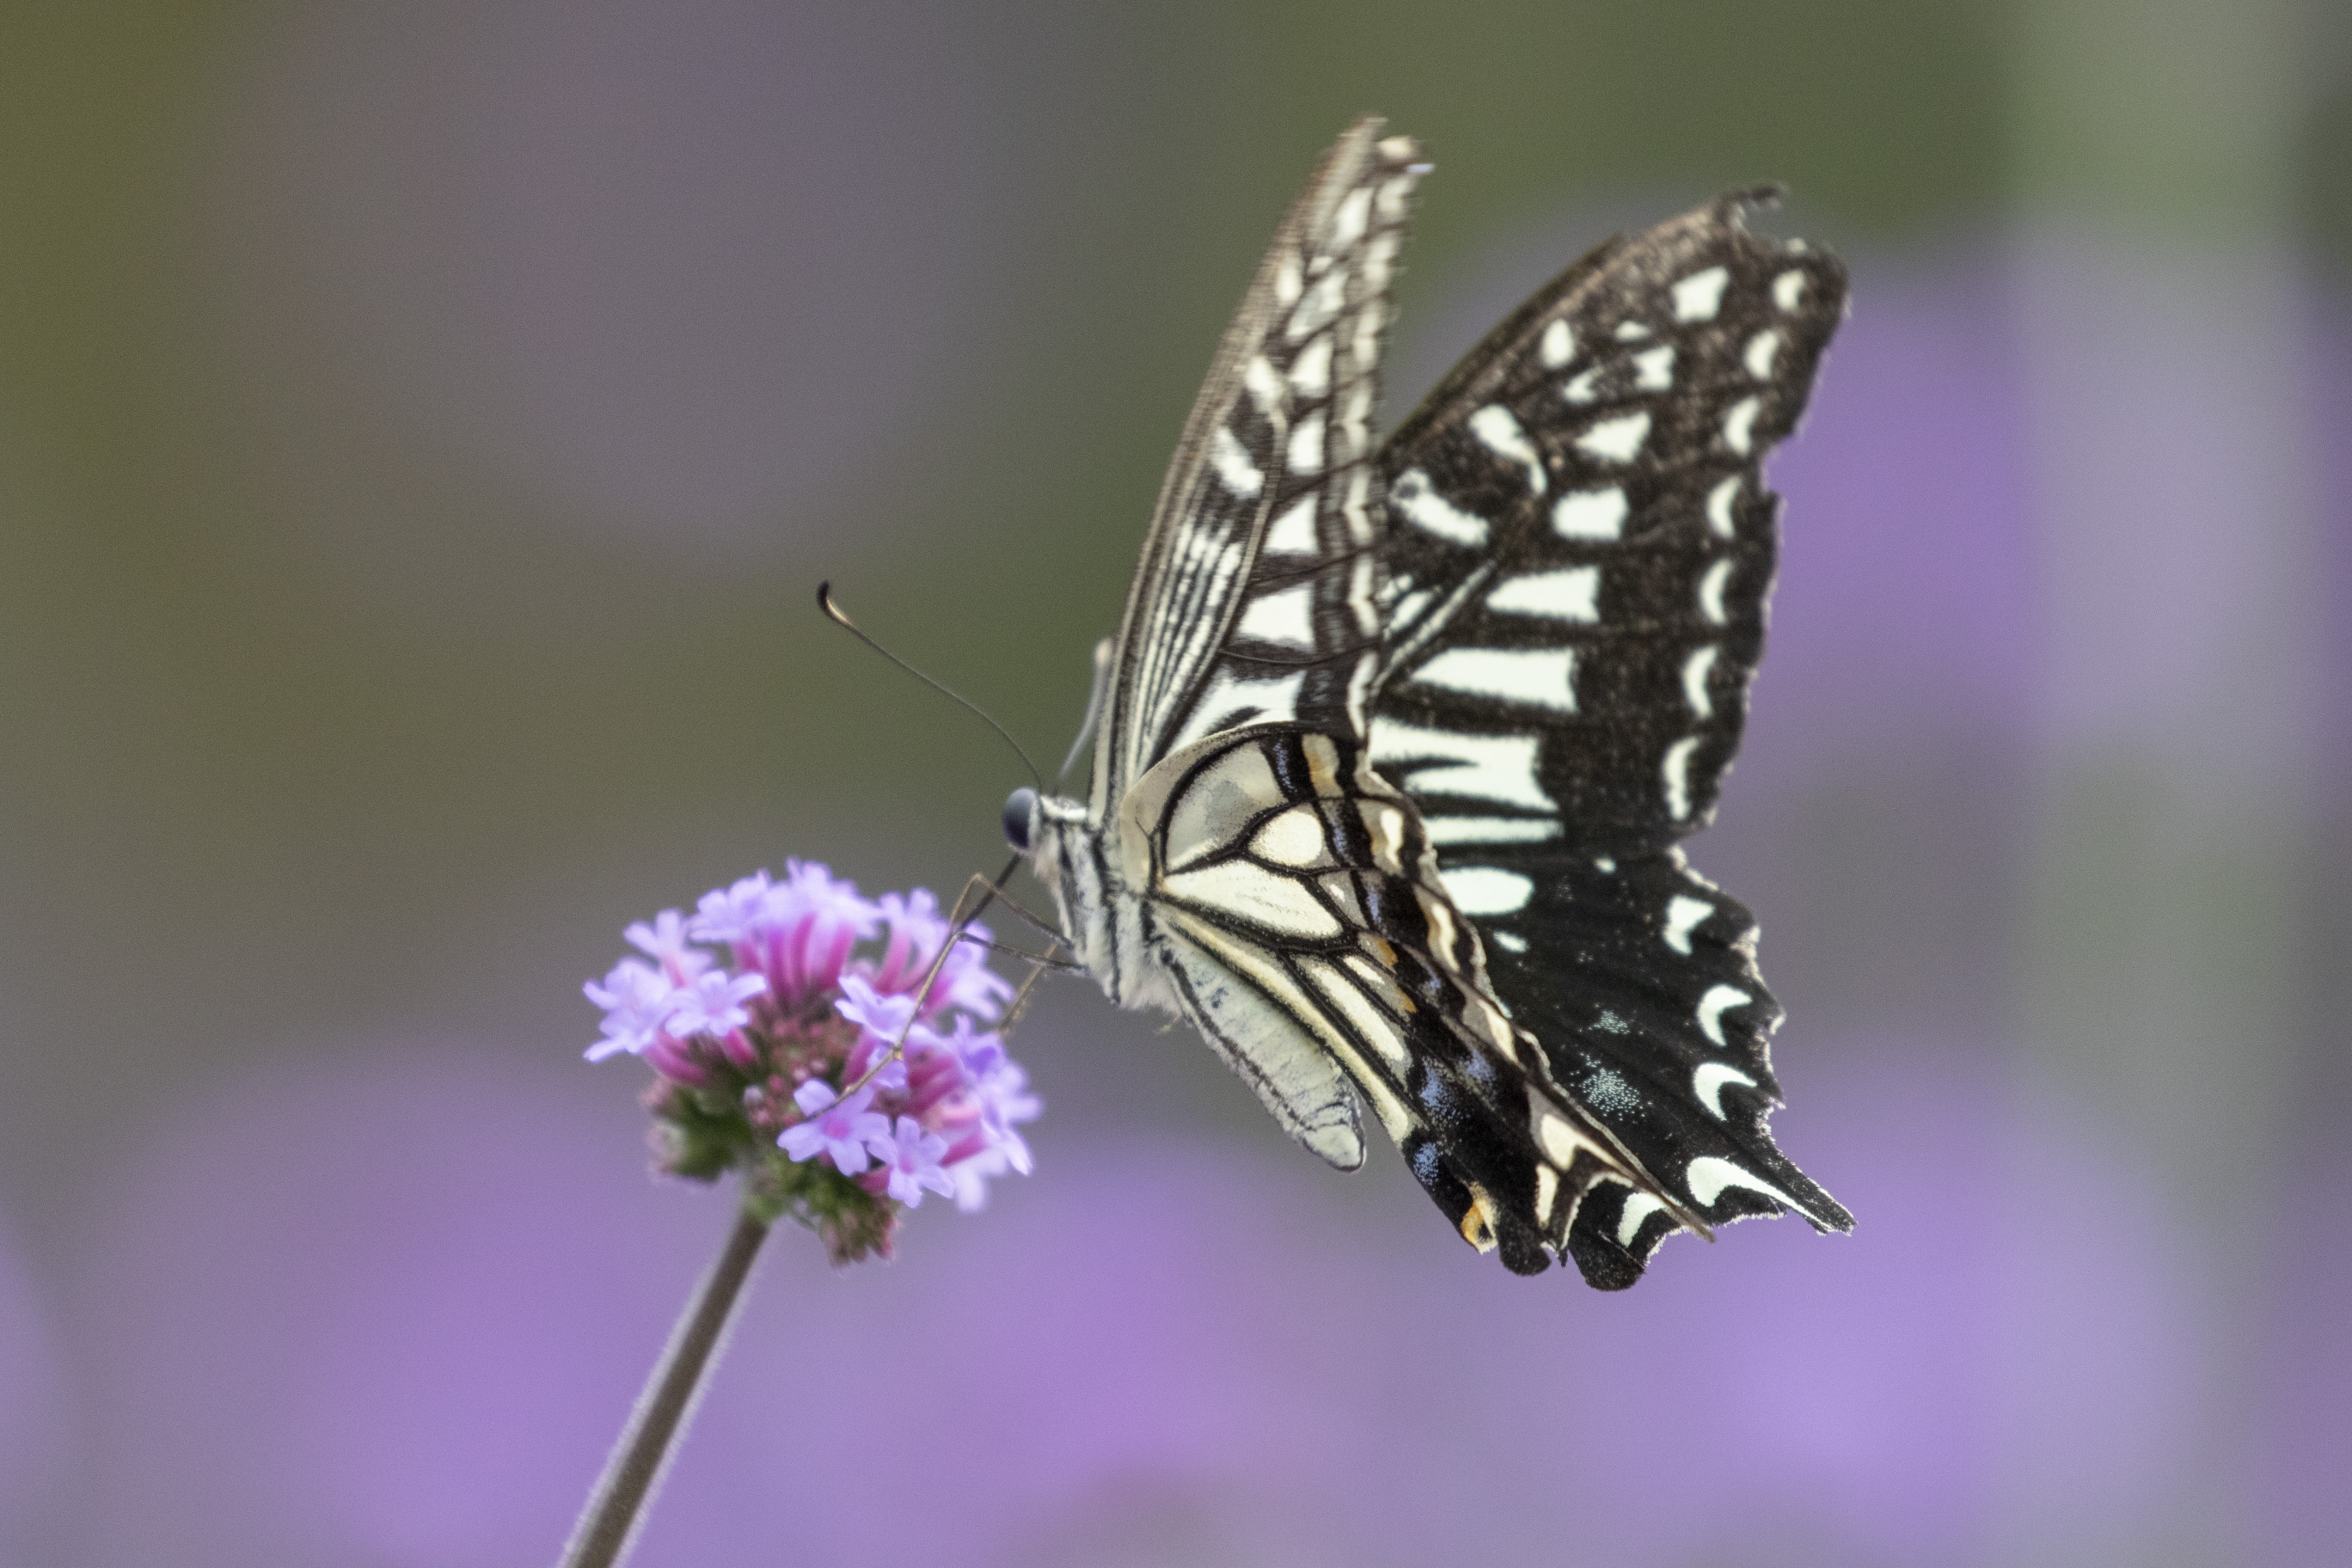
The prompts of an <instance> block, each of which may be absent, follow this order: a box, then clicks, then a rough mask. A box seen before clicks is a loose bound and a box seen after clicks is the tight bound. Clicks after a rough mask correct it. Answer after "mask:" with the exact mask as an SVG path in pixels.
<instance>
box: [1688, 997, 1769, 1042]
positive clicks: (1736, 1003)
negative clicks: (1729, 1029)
mask: <svg viewBox="0 0 2352 1568" xmlns="http://www.w3.org/2000/svg"><path fill="white" fill-rule="evenodd" d="M1755 1000H1756V998H1755V997H1753V996H1750V995H1749V994H1748V993H1747V992H1745V991H1742V990H1741V989H1739V987H1738V986H1737V985H1710V986H1708V987H1707V990H1706V995H1704V996H1702V997H1700V998H1699V999H1698V1032H1699V1033H1700V1034H1702V1035H1705V1036H1706V1037H1707V1039H1708V1040H1709V1041H1710V1042H1711V1043H1713V1044H1715V1045H1717V1046H1718V1047H1719V1046H1721V1045H1722V1044H1723V1016H1724V1015H1725V1014H1726V1013H1728V1012H1730V1011H1731V1010H1732V1009H1733V1008H1734V1007H1745V1006H1747V1005H1748V1004H1749V1003H1750V1002H1753V1001H1755Z"/></svg>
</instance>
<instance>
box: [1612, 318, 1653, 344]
mask: <svg viewBox="0 0 2352 1568" xmlns="http://www.w3.org/2000/svg"><path fill="white" fill-rule="evenodd" d="M1649 335H1650V329H1649V328H1647V327H1645V326H1643V324H1642V323H1641V322H1639V321H1620V322H1618V323H1617V341H1618V342H1621V343H1630V342H1636V341H1638V340H1640V339H1642V338H1646V337H1648V336H1649Z"/></svg>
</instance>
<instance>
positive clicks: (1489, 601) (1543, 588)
mask: <svg viewBox="0 0 2352 1568" xmlns="http://www.w3.org/2000/svg"><path fill="white" fill-rule="evenodd" d="M1486 607H1487V608H1488V609H1490V610H1501V611H1503V612H1505V613H1507V614H1509V615H1515V616H1544V617H1545V618H1547V619H1549V620H1555V621H1573V622H1575V623H1577V624H1578V625H1580V626H1593V625H1597V624H1598V623H1599V622H1600V619H1601V568H1600V567H1598V566H1570V567H1568V568H1565V569H1564V570H1561V571H1557V572H1528V573H1523V574H1520V575H1519V576H1517V577H1507V578H1505V579H1504V580H1503V584H1502V586H1501V587H1499V588H1496V590H1495V591H1494V592H1493V593H1491V594H1489V595H1486Z"/></svg>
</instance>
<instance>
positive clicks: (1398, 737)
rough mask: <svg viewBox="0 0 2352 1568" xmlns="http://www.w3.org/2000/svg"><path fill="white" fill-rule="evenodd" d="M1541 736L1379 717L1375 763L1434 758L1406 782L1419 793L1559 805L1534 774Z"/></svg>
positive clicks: (1536, 807)
mask: <svg viewBox="0 0 2352 1568" xmlns="http://www.w3.org/2000/svg"><path fill="white" fill-rule="evenodd" d="M1539 747H1540V742H1539V741H1538V738H1537V737H1536V736H1533V735H1465V734H1461V733H1458V732H1456V731H1451V730H1428V729H1423V727H1422V726H1420V725H1418V724H1404V723H1399V722H1398V721H1395V720H1392V719H1383V718H1379V717H1375V718H1374V719H1373V721H1372V763H1373V764H1374V765H1375V766H1378V765H1379V764H1381V763H1421V762H1426V763H1439V764H1441V765H1440V766H1436V767H1431V768H1423V769H1421V770H1418V771H1416V772H1415V773H1412V775H1411V777H1410V778H1408V779H1406V780H1405V781H1403V782H1404V787H1405V788H1406V789H1407V790H1408V791H1410V792H1411V793H1412V794H1413V795H1463V796H1467V797H1469V798H1472V799H1476V800H1491V801H1493V802H1495V803H1496V804H1497V805H1517V806H1525V807H1527V808H1528V810H1531V811H1557V810H1559V802H1557V801H1555V800H1553V799H1552V798H1551V796H1550V795H1546V794H1545V793H1544V788H1543V785H1542V784H1541V783H1540V782H1538V779H1537V777H1536V762H1537V758H1538V751H1539Z"/></svg>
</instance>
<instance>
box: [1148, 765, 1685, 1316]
mask: <svg viewBox="0 0 2352 1568" xmlns="http://www.w3.org/2000/svg"><path fill="white" fill-rule="evenodd" d="M1118 833H1119V837H1118V844H1119V848H1118V854H1119V858H1120V860H1121V862H1122V865H1123V867H1124V868H1125V873H1126V876H1127V878H1128V879H1129V884H1130V885H1131V886H1133V887H1135V888H1137V889H1139V890H1140V891H1141V893H1142V897H1143V907H1144V910H1145V911H1146V919H1147V924H1146V941H1147V942H1148V943H1149V944H1150V951H1151V952H1152V954H1153V956H1154V958H1155V959H1156V960H1157V961H1158V963H1159V965H1160V970H1161V971H1162V973H1165V974H1166V975H1167V976H1168V977H1169V981H1170V984H1171V987H1172V989H1173V991H1174V993H1175V1001H1176V1004H1177V1006H1178V1009H1179V1010H1180V1011H1181V1013H1182V1014H1183V1015H1184V1016H1186V1017H1188V1018H1189V1019H1190V1020H1191V1021H1192V1023H1193V1024H1194V1025H1195V1026H1197V1027H1198V1028H1199V1029H1200V1031H1201V1033H1202V1037H1204V1038H1206V1039H1207V1040H1208V1041H1209V1042H1210V1044H1211V1045H1212V1046H1213V1047H1215V1048H1216V1049H1217V1051H1218V1053H1219V1055H1221V1056H1223V1058H1225V1060H1226V1061H1227V1062H1228V1063H1230V1064H1231V1065H1232V1066H1233V1067H1234V1069H1235V1070H1236V1071H1237V1072H1239V1073H1240V1074H1241V1076H1242V1077H1243V1079H1244V1080H1246V1081H1247V1082H1248V1083H1249V1084H1250V1085H1251V1086H1252V1087H1253V1088H1254V1089H1256V1090H1257V1092H1258V1095H1259V1097H1260V1099H1262V1100H1264V1101H1265V1104H1266V1107H1267V1109H1268V1110H1272V1111H1273V1112H1274V1114H1275V1115H1276V1118H1277V1119H1278V1120H1280V1121H1282V1123H1283V1125H1284V1126H1285V1128H1286V1130H1287V1131H1289V1132H1290V1133H1291V1135H1292V1136H1293V1137H1295V1138H1297V1140H1298V1141H1299V1142H1302V1143H1305V1144H1306V1145H1307V1147H1308V1148H1310V1149H1312V1150H1314V1151H1315V1152H1317V1153H1318V1154H1321V1155H1322V1156H1323V1157H1324V1158H1325V1159H1327V1160H1328V1161H1330V1162H1331V1163H1333V1164H1335V1165H1339V1166H1341V1167H1342V1168H1351V1167H1353V1166H1355V1165H1356V1164H1359V1163H1361V1161H1362V1158H1363V1141H1362V1136H1361V1134H1360V1131H1358V1121H1357V1108H1356V1099H1355V1092H1352V1091H1351V1087H1350V1086H1351V1085H1352V1090H1353V1091H1360V1093H1361V1094H1362V1095H1363V1096H1364V1097H1365V1098H1367V1099H1369V1100H1370V1101H1371V1102H1372V1106H1373V1109H1374V1110H1375V1111H1376V1113H1377V1114H1378V1115H1379V1117H1380V1119H1381V1122H1382V1124H1383V1125H1384V1126H1385V1127H1386V1128H1387V1130H1388V1131H1389V1133H1390V1135H1391V1137H1392V1138H1393V1139H1394V1140H1395V1142H1396V1143H1397V1146H1398V1148H1399V1149H1400V1150H1402V1152H1403V1153H1404V1156H1405V1159H1406V1161H1407V1163H1409V1164H1410V1165H1411V1166H1412V1171H1413V1173H1414V1175H1415V1176H1416V1177H1418V1178H1419V1179H1420V1181H1421V1183H1422V1184H1423V1187H1424V1188H1425V1189H1427V1191H1428V1192H1429V1194H1430V1195H1431V1196H1432V1197H1433V1198H1434V1199H1435V1200H1436V1201H1437V1204H1438V1206H1439V1207H1440V1208H1441V1209H1442V1210H1443V1211H1444V1213H1445V1215H1446V1216H1447V1218H1448V1219H1450V1220H1451V1221H1453V1223H1454V1226H1455V1228H1456V1229H1458V1230H1459V1231H1460V1232H1461V1233H1462V1235H1463V1237H1464V1238H1465V1240H1467V1241H1469V1242H1470V1243H1471V1244H1472V1245H1473V1246H1475V1247H1478V1248H1479V1250H1481V1251H1494V1250H1499V1251H1500V1253H1501V1255H1502V1258H1503V1261H1504V1262H1505V1263H1506V1264H1507V1265H1508V1266H1509V1267H1510V1268H1512V1269H1514V1270H1515V1271H1517V1272H1519V1273H1530V1274H1531V1273H1536V1272H1538V1271H1539V1270H1541V1269H1543V1268H1547V1267H1549V1263H1550V1260H1551V1258H1552V1257H1553V1256H1554V1255H1556V1254H1560V1253H1564V1252H1566V1251H1568V1250H1569V1248H1570V1227H1571V1226H1572V1224H1573V1223H1574V1222H1575V1220H1576V1216H1577V1215H1578V1213H1579V1210H1580V1204H1582V1203H1589V1202H1591V1201H1592V1200H1591V1196H1589V1194H1596V1193H1602V1192H1605V1193H1607V1194H1612V1195H1611V1196H1610V1198H1609V1199H1608V1202H1609V1205H1610V1212H1611V1215H1612V1216H1614V1215H1619V1214H1620V1213H1622V1212H1623V1211H1624V1210H1625V1203H1624V1201H1623V1200H1622V1198H1620V1197H1619V1196H1617V1195H1615V1194H1633V1195H1634V1196H1635V1197H1636V1198H1638V1199H1639V1200H1640V1201H1641V1202H1643V1203H1645V1204H1647V1205H1650V1207H1649V1210H1648V1211H1647V1212H1651V1213H1655V1214H1658V1215H1664V1216H1666V1218H1667V1220H1668V1221H1669V1222H1672V1223H1691V1224H1694V1225H1696V1224H1698V1223H1699V1221H1698V1219H1697V1216H1696V1215H1695V1214H1694V1213H1693V1212H1691V1211H1690V1209H1689V1208H1688V1207H1687V1206H1686V1205H1683V1204H1681V1203H1680V1202H1679V1201H1678V1200H1677V1199H1676V1198H1675V1196H1674V1195H1673V1194H1671V1193H1669V1192H1667V1191H1666V1190H1664V1188H1663V1187H1661V1186H1660V1185H1659V1184H1657V1183H1656V1182H1654V1181H1653V1180H1652V1179H1651V1178H1650V1176H1649V1174H1648V1173H1646V1172H1645V1171H1644V1170H1643V1167H1642V1165H1641V1163H1640V1162H1639V1160H1638V1159H1637V1158H1636V1157H1635V1156H1634V1155H1633V1153H1632V1152H1630V1151H1629V1150H1628V1149H1627V1148H1626V1146H1625V1145H1624V1143H1623V1142H1622V1140H1620V1139H1619V1138H1618V1137H1617V1136H1616V1135H1615V1134H1614V1133H1613V1132H1612V1131H1611V1130H1610V1128H1609V1126H1608V1125H1607V1123H1605V1122H1604V1121H1601V1119H1600V1118H1599V1117H1597V1116H1596V1115H1594V1114H1593V1113H1592V1112H1591V1110H1589V1109H1588V1108H1587V1107H1586V1106H1585V1105H1584V1104H1583V1103H1582V1102H1580V1100H1579V1099H1578V1098H1577V1097H1576V1096H1575V1095H1573V1094H1570V1093H1567V1092H1564V1091H1563V1090H1562V1089H1561V1088H1560V1086H1559V1083H1558V1081H1557V1080H1556V1079H1555V1078H1554V1076H1553V1069H1552V1065H1551V1063H1552V1060H1553V1059H1554V1058H1553V1056H1552V1055H1551V1054H1548V1053H1547V1051H1546V1049H1545V1048H1544V1047H1543V1045H1542V1044H1541V1043H1540V1042H1539V1040H1538V1036H1537V1034H1536V1033H1535V1032H1533V1031H1531V1030H1530V1029H1528V1027H1527V1026H1526V1025H1525V1023H1524V1022H1523V1021H1520V1020H1517V1019H1515V1018H1514V1017H1513V1016H1511V1014H1510V1012H1509V1010H1508V1009H1507V1007H1505V1006H1504V1005H1502V1004H1500V1003H1499V1002H1498V1001H1497V1000H1496V993H1495V991H1494V989H1493V988H1492V986H1491V985H1490V984H1489V983H1488V979H1487V975H1486V968H1485V962H1484V958H1483V956H1482V952H1481V948H1480V944H1479V940H1478V936H1477V934H1476V932H1475V931H1474V930H1473V929H1472V927H1471V924H1470V922H1469V921H1466V920H1465V919H1463V918H1462V915H1461V912H1460V910H1458V909H1457V908H1456V906H1455V904H1454V900H1453V899H1452V897H1451V896H1450V895H1449V893H1448V891H1447V889H1446V887H1445V885H1444V880H1443V879H1442V877H1441V875H1440V873H1439V871H1438V868H1437V863H1436V860H1435V858H1434V857H1433V855H1432V854H1431V852H1430V847H1429V844H1428V841H1427V838H1426V837H1425V836H1424V835H1423V831H1422V827H1421V821H1420V816H1419V814H1418V813H1416V812H1415V811H1414V810H1413V808H1412V803H1411V802H1410V801H1408V800H1407V799H1406V798H1405V797H1404V796H1403V795H1402V794H1401V793H1400V792H1399V791H1398V790H1397V789H1396V788H1395V786H1394V785H1392V784H1389V783H1388V782H1387V781H1386V780H1385V779H1383V778H1381V776H1380V774H1379V773H1376V772H1375V771H1374V770H1373V769H1372V768H1371V767H1370V764H1369V763H1368V762H1367V760H1366V753H1365V751H1364V748H1363V747H1362V746H1361V745H1360V744H1359V743H1358V742H1355V741H1353V740H1351V739H1349V738H1347V737H1343V736H1334V735H1328V734H1323V733H1318V732H1316V731H1309V730H1306V729H1303V728H1301V727H1299V726H1297V725H1295V724H1255V725H1250V726H1246V727H1244V728H1243V729H1241V730H1237V731H1224V732H1222V733H1219V734H1217V735H1214V736H1212V737H1210V738H1209V739H1207V740H1205V741H1202V742H1196V743H1195V744H1193V745H1192V746H1189V747H1187V748H1185V749H1183V750H1181V751H1179V752H1173V753H1171V755H1170V756H1168V757H1167V758H1165V759H1163V760H1162V761H1161V762H1160V763H1158V764H1157V765H1156V766H1155V767H1153V768H1152V770H1151V771H1150V773H1146V774H1145V775H1144V777H1143V778H1142V779H1141V780H1140V781H1139V782H1138V784H1136V787H1135V789H1134V790H1133V791H1132V792H1131V793H1130V794H1129V796H1128V799H1127V801H1126V802H1125V803H1124V805H1123V806H1122V808H1121V811H1120V821H1119V826H1118Z"/></svg>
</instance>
